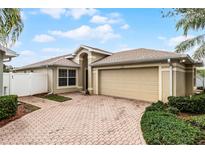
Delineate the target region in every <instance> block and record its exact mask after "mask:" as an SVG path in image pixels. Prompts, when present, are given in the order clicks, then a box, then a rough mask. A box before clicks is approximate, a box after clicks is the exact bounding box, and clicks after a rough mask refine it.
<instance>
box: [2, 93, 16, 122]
mask: <svg viewBox="0 0 205 154" xmlns="http://www.w3.org/2000/svg"><path fill="white" fill-rule="evenodd" d="M17 98H18V97H17V96H16V95H10V96H1V97H0V120H2V119H6V118H9V117H11V116H13V115H15V114H16V111H17V107H18V101H17Z"/></svg>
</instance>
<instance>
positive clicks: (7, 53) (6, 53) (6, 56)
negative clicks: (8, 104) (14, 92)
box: [0, 45, 18, 96]
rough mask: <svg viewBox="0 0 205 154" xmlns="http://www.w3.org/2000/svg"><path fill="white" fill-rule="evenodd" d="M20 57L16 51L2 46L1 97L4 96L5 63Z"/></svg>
mask: <svg viewBox="0 0 205 154" xmlns="http://www.w3.org/2000/svg"><path fill="white" fill-rule="evenodd" d="M16 56H18V54H16V53H15V52H14V51H12V50H10V49H8V48H6V47H3V46H2V45H0V96H2V95H3V62H9V61H11V59H12V58H13V57H16Z"/></svg>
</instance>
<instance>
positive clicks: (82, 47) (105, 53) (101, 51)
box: [72, 45, 112, 56]
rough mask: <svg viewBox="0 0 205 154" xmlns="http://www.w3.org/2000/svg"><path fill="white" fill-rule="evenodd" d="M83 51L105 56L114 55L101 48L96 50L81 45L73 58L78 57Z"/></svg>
mask: <svg viewBox="0 0 205 154" xmlns="http://www.w3.org/2000/svg"><path fill="white" fill-rule="evenodd" d="M82 49H86V50H88V51H89V52H95V53H100V54H103V55H108V56H110V55H112V53H111V52H108V51H105V50H102V49H99V48H94V47H90V46H87V45H81V46H80V47H78V48H77V49H76V50H75V52H74V53H73V54H72V55H73V56H75V55H77V54H78V52H79V51H80V50H82Z"/></svg>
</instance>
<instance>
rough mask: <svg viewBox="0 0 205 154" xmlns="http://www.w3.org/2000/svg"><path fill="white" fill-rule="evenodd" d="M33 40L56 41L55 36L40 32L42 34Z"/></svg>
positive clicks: (42, 41) (41, 41)
mask: <svg viewBox="0 0 205 154" xmlns="http://www.w3.org/2000/svg"><path fill="white" fill-rule="evenodd" d="M33 41H35V42H40V43H46V42H53V41H55V38H54V37H52V36H50V35H47V34H40V35H36V36H34V38H33Z"/></svg>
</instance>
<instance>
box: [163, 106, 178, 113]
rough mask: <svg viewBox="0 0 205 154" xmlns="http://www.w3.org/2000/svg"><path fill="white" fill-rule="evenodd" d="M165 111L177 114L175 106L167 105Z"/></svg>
mask: <svg viewBox="0 0 205 154" xmlns="http://www.w3.org/2000/svg"><path fill="white" fill-rule="evenodd" d="M166 111H167V112H169V113H172V114H179V109H177V108H176V107H171V106H169V107H168V108H167V109H166Z"/></svg>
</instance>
